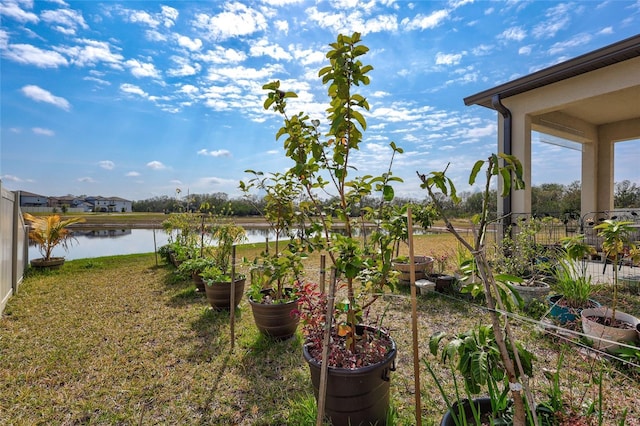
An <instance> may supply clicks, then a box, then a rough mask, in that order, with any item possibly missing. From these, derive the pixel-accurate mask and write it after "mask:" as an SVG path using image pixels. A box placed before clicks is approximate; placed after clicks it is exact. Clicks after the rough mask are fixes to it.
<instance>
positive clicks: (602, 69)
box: [464, 35, 640, 215]
mask: <svg viewBox="0 0 640 426" xmlns="http://www.w3.org/2000/svg"><path fill="white" fill-rule="evenodd" d="M464 102H465V104H466V105H480V106H484V107H486V108H491V109H493V110H495V111H496V112H497V117H498V150H499V151H500V152H505V153H509V154H513V155H515V156H517V157H518V158H519V159H520V160H521V161H522V163H523V166H524V170H525V182H526V183H527V189H526V190H524V191H516V192H513V193H512V195H511V196H510V197H507V198H506V199H505V200H504V202H503V203H500V205H499V213H502V214H508V213H527V212H531V133H532V131H537V132H540V133H544V134H549V135H553V136H557V137H560V138H564V139H567V140H570V141H574V142H578V143H580V144H582V170H581V183H582V204H581V211H582V215H585V214H587V213H589V212H607V211H610V210H612V209H613V195H614V152H615V150H614V144H615V143H616V142H621V141H628V140H634V139H640V35H636V36H634V37H631V38H628V39H626V40H622V41H620V42H618V43H615V44H612V45H610V46H606V47H604V48H602V49H598V50H595V51H593V52H590V53H587V54H585V55H582V56H579V57H577V58H574V59H571V60H569V61H566V62H562V63H560V64H557V65H554V66H552V67H549V68H545V69H543V70H540V71H537V72H534V73H532V74H529V75H527V76H524V77H521V78H518V79H516V80H513V81H510V82H508V83H504V84H501V85H499V86H496V87H494V88H491V89H488V90H485V91H483V92H480V93H477V94H475V95H472V96H469V97H467V98H465V99H464ZM638 150H640V143H638ZM558 161H559V162H560V161H562V159H561V158H558ZM638 167H639V169H640V164H639V165H638ZM639 173H640V172H639Z"/></svg>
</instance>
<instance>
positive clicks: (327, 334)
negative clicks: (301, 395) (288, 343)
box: [316, 268, 336, 426]
mask: <svg viewBox="0 0 640 426" xmlns="http://www.w3.org/2000/svg"><path fill="white" fill-rule="evenodd" d="M335 293H336V269H335V268H331V278H330V279H329V294H328V296H327V314H326V317H325V318H326V320H325V323H324V339H323V341H322V364H320V386H319V388H318V415H317V416H316V426H322V421H323V420H324V406H325V401H326V399H327V381H328V377H327V376H328V375H329V362H328V361H327V358H329V340H330V338H331V320H332V319H333V303H334V299H335Z"/></svg>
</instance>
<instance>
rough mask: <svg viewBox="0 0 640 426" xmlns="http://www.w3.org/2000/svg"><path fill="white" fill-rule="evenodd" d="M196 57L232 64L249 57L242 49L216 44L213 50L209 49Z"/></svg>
mask: <svg viewBox="0 0 640 426" xmlns="http://www.w3.org/2000/svg"><path fill="white" fill-rule="evenodd" d="M195 58H196V59H198V60H201V61H204V62H211V63H213V64H230V63H238V62H242V61H244V60H245V59H247V54H246V53H244V52H243V51H241V50H235V49H226V48H224V47H222V46H216V47H215V48H214V49H213V50H207V51H206V52H204V53H202V54H198V55H196V56H195Z"/></svg>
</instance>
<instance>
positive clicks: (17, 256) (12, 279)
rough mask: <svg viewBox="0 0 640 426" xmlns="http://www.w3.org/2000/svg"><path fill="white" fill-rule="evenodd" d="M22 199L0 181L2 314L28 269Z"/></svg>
mask: <svg viewBox="0 0 640 426" xmlns="http://www.w3.org/2000/svg"><path fill="white" fill-rule="evenodd" d="M19 200H20V196H19V194H18V193H14V192H11V191H9V190H7V189H5V188H4V187H3V186H2V181H0V314H2V312H3V311H4V307H5V306H6V304H7V301H8V300H9V298H10V297H11V296H12V295H13V294H14V293H16V292H17V291H18V287H19V286H20V284H21V283H22V278H23V275H24V271H25V269H26V267H27V262H28V261H29V259H28V253H29V251H28V250H29V239H28V234H27V226H26V225H25V223H24V219H23V218H22V214H21V213H20V201H19Z"/></svg>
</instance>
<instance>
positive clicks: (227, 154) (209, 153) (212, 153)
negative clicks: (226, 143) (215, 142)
mask: <svg viewBox="0 0 640 426" xmlns="http://www.w3.org/2000/svg"><path fill="white" fill-rule="evenodd" d="M198 155H206V156H209V157H231V152H229V151H227V150H226V149H218V150H216V151H208V150H206V149H201V150H200V151H198Z"/></svg>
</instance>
